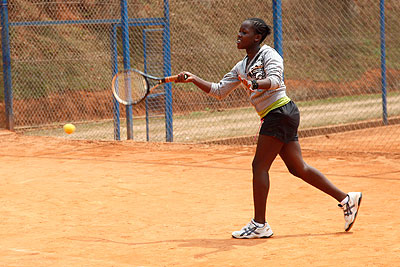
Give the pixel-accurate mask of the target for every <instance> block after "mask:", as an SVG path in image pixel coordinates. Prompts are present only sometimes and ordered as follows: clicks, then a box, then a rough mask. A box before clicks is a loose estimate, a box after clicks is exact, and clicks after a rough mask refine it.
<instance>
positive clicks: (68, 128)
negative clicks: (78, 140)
mask: <svg viewBox="0 0 400 267" xmlns="http://www.w3.org/2000/svg"><path fill="white" fill-rule="evenodd" d="M63 128H64V132H66V133H67V134H72V133H73V132H75V125H73V124H71V123H67V124H65V125H64V127H63Z"/></svg>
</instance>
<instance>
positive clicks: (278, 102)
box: [258, 96, 291, 118]
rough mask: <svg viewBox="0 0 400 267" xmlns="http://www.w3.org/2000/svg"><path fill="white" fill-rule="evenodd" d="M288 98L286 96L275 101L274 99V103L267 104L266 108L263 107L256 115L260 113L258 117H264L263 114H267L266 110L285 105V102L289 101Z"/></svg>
mask: <svg viewBox="0 0 400 267" xmlns="http://www.w3.org/2000/svg"><path fill="white" fill-rule="evenodd" d="M290 100H291V99H290V98H289V97H288V96H285V97H282V98H281V99H278V100H277V101H275V102H274V103H272V104H271V105H269V106H268V107H267V108H265V109H264V110H262V111H261V112H258V115H260V117H261V118H263V117H265V115H267V114H268V112H270V111H271V110H273V109H276V108H279V107H282V106H284V105H286V104H287V103H289V102H290Z"/></svg>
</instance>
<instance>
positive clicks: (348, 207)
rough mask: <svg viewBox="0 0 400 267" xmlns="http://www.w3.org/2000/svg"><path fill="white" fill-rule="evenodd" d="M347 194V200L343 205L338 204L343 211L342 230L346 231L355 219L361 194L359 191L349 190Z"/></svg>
mask: <svg viewBox="0 0 400 267" xmlns="http://www.w3.org/2000/svg"><path fill="white" fill-rule="evenodd" d="M347 196H348V197H349V201H348V202H347V203H346V204H344V205H342V204H339V207H341V208H342V209H343V212H344V220H345V224H344V230H345V231H346V232H347V231H349V230H350V229H351V227H352V226H353V224H354V222H355V220H356V217H357V214H358V209H359V208H360V203H361V198H362V194H361V192H350V193H348V194H347Z"/></svg>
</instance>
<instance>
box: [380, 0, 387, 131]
mask: <svg viewBox="0 0 400 267" xmlns="http://www.w3.org/2000/svg"><path fill="white" fill-rule="evenodd" d="M380 18H381V20H380V26H381V27H380V28H381V79H382V118H383V123H384V124H388V118H387V116H388V114H387V101H386V45H385V43H386V41H385V40H386V36H385V0H380Z"/></svg>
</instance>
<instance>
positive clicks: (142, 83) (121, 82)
mask: <svg viewBox="0 0 400 267" xmlns="http://www.w3.org/2000/svg"><path fill="white" fill-rule="evenodd" d="M114 87H115V88H114V91H115V93H116V95H117V96H118V97H119V98H120V100H122V101H123V102H126V103H132V104H135V103H138V102H140V101H141V100H142V99H143V98H144V97H145V96H146V94H147V90H148V88H147V82H146V79H145V78H144V77H143V76H142V75H140V74H137V73H134V72H125V73H123V74H122V75H119V76H118V77H117V78H116V80H115V83H114Z"/></svg>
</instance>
